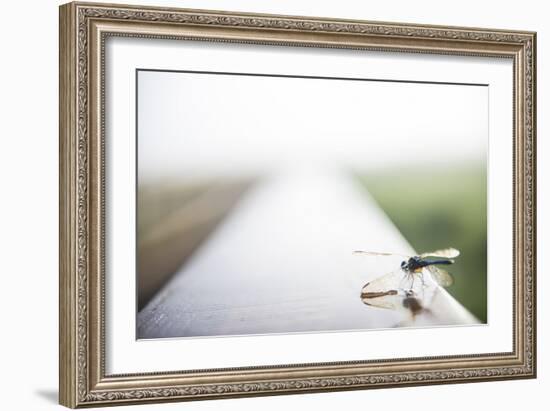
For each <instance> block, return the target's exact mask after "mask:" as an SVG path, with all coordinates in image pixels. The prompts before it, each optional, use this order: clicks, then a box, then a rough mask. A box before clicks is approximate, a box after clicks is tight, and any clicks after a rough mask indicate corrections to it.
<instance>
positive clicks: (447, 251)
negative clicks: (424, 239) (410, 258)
mask: <svg viewBox="0 0 550 411" xmlns="http://www.w3.org/2000/svg"><path fill="white" fill-rule="evenodd" d="M459 255H460V251H458V250H457V249H456V248H452V247H450V248H444V249H442V250H436V251H430V252H427V253H424V254H420V257H422V258H424V257H443V258H455V257H458V256H459Z"/></svg>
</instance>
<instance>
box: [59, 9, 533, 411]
mask: <svg viewBox="0 0 550 411" xmlns="http://www.w3.org/2000/svg"><path fill="white" fill-rule="evenodd" d="M110 37H129V38H143V39H172V40H178V41H186V40H201V41H208V42H221V43H246V44H257V45H279V46H298V47H316V48H342V49H353V50H374V51H392V52H403V53H415V54H426V55H429V54H436V55H452V56H477V57H500V58H504V59H509V60H511V61H512V62H513V81H512V83H513V99H514V101H513V107H514V109H513V113H512V114H511V115H512V116H513V142H511V144H513V147H514V148H513V155H514V160H513V177H512V178H513V239H514V249H513V261H514V267H513V297H512V298H513V314H512V316H513V335H512V337H511V338H512V339H513V350H511V351H510V352H490V353H487V354H473V355H444V356H434V357H421V358H391V359H378V360H365V361H360V360H356V359H353V358H350V360H349V361H343V362H330V363H314V364H311V363H296V364H290V365H276V366H275V365H269V364H270V359H269V358H266V359H265V364H266V365H265V366H254V367H247V366H246V364H243V365H242V367H236V368H235V367H233V368H222V369H198V370H196V369H193V370H173V371H171V372H145V373H139V374H115V375H109V374H107V373H106V370H105V356H106V343H105V333H106V316H105V293H106V281H105V258H106V252H105V236H106V231H105V207H106V206H108V204H106V202H105V156H106V153H105V150H106V147H105V112H104V109H105V92H106V90H105V88H106V84H105V78H104V69H105V59H106V54H105V42H106V40H107V39H108V38H110ZM535 102H536V34H535V33H533V32H518V31H507V30H492V29H491V30H488V29H479V28H460V27H442V26H432V25H413V24H397V23H380V22H366V21H352V20H338V19H325V18H323V19H321V18H311V17H295V16H277V15H258V14H247V13H232V12H221V11H202V10H187V9H168V8H160V7H142V6H139V7H136V6H121V5H109V4H92V3H78V2H76V3H69V4H66V5H63V6H61V7H60V287H59V292H60V403H61V404H62V405H65V406H67V407H71V408H77V407H85V406H103V405H118V404H129V403H145V402H163V401H174V400H178V401H186V400H199V399H215V398H228V397H245V396H255V395H274V394H296V393H308V392H325V391H333V390H351V389H371V388H383V387H397V386H413V385H420V384H421V385H427V384H444V383H465V382H476V381H493V380H504V379H520V378H535V377H536V298H535V296H536V276H535V274H536V107H535Z"/></svg>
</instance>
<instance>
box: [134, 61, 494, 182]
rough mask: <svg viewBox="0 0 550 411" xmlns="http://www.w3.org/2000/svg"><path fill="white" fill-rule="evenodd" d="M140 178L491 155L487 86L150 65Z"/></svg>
mask: <svg viewBox="0 0 550 411" xmlns="http://www.w3.org/2000/svg"><path fill="white" fill-rule="evenodd" d="M138 91H139V94H138V150H139V151H138V153H139V154H138V160H139V163H138V164H139V173H140V179H142V178H144V179H149V178H152V179H153V178H158V177H164V176H180V175H181V176H203V175H204V176H209V175H240V174H257V173H265V172H270V171H272V170H274V169H278V168H284V167H294V166H296V165H304V164H310V163H311V164H321V165H327V166H330V167H351V168H354V169H362V170H371V169H380V168H384V167H393V166H395V165H396V164H401V165H404V166H407V165H411V164H415V163H419V162H422V163H423V164H430V163H432V162H433V163H441V162H443V163H454V162H462V161H470V160H473V161H480V160H484V159H485V156H486V152H487V138H488V89H487V87H485V86H466V85H443V84H414V83H388V82H372V81H344V80H326V79H303V78H273V77H250V76H228V75H206V74H189V73H167V72H144V71H140V72H139V75H138Z"/></svg>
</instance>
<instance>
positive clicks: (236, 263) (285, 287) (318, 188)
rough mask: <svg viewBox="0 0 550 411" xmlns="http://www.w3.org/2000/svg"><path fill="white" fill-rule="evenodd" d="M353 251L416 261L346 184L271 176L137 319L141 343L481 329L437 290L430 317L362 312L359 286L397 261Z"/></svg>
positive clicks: (307, 176) (336, 178) (337, 179)
mask: <svg viewBox="0 0 550 411" xmlns="http://www.w3.org/2000/svg"><path fill="white" fill-rule="evenodd" d="M443 246H447V244H444V245H443ZM356 249H368V250H381V251H393V252H401V253H411V254H412V253H413V250H412V249H411V246H410V245H409V244H408V243H407V241H406V240H405V239H404V238H403V237H402V235H401V234H400V233H399V231H398V230H397V229H396V227H395V226H394V225H393V224H392V222H391V221H390V220H389V219H388V217H387V216H386V215H385V214H384V213H383V212H382V210H380V209H379V207H378V206H377V205H376V203H375V202H374V201H373V200H372V199H371V198H370V197H369V196H368V194H366V193H365V192H364V191H363V190H362V189H361V188H360V187H359V186H357V185H356V183H355V182H354V181H353V180H352V179H351V178H350V177H349V176H345V175H341V174H338V173H334V174H332V175H318V174H315V173H312V172H302V173H289V174H284V175H278V176H274V177H272V178H270V179H267V180H266V181H264V182H262V183H260V184H258V185H257V186H255V187H253V188H252V189H250V190H249V191H248V192H247V194H246V195H245V197H244V198H243V199H242V200H241V201H240V203H239V204H238V205H237V206H236V208H235V209H234V211H233V212H232V213H231V214H230V215H229V216H228V217H227V218H226V219H225V220H224V221H223V223H222V224H221V225H220V226H219V227H218V228H217V229H216V230H215V231H214V233H213V234H212V235H211V236H210V237H209V238H208V239H207V240H206V241H205V242H204V244H203V245H202V246H201V247H200V248H199V249H198V250H197V251H196V252H195V254H194V255H193V256H192V257H191V258H190V259H189V260H188V261H187V263H186V264H185V265H184V266H183V267H181V269H180V270H179V271H178V272H177V273H176V274H175V275H174V276H173V278H172V279H171V280H170V281H169V282H168V283H167V284H166V285H165V286H164V287H163V288H162V289H161V291H160V292H159V293H158V294H157V295H156V296H155V297H153V299H152V300H151V302H150V303H149V304H148V305H147V306H146V307H145V308H144V309H143V310H142V311H141V312H139V314H138V327H137V328H138V338H160V337H189V336H213V335H243V334H266V333H288V332H316V331H335V330H354V329H373V328H390V327H397V326H416V325H438V324H444V325H453V324H473V323H477V320H476V318H474V317H473V316H472V315H471V314H470V313H469V312H468V311H467V310H466V309H465V308H464V307H462V306H461V305H460V304H459V303H458V302H457V301H455V300H454V299H453V298H452V297H451V296H450V295H449V294H448V293H447V292H446V291H445V290H444V289H442V288H440V287H436V289H435V290H434V292H433V298H432V299H431V305H430V310H429V313H426V314H420V315H418V316H416V317H415V318H414V319H413V317H412V315H411V314H410V312H409V311H407V310H388V309H383V308H377V307H370V306H367V305H365V304H363V302H362V301H361V299H360V293H361V288H362V287H363V285H364V284H365V283H366V282H368V281H371V280H373V279H374V278H377V277H379V276H381V275H383V274H385V273H387V272H389V271H392V270H395V268H396V267H398V266H399V263H400V262H401V261H400V259H395V258H392V257H389V258H372V257H360V256H357V255H353V254H352V251H353V250H356Z"/></svg>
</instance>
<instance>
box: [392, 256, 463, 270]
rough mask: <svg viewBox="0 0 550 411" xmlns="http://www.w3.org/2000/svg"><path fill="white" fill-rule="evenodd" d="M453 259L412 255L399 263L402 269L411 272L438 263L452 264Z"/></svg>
mask: <svg viewBox="0 0 550 411" xmlns="http://www.w3.org/2000/svg"><path fill="white" fill-rule="evenodd" d="M453 263H454V261H453V260H450V259H442V260H428V259H425V258H422V257H420V256H413V257H411V258H409V259H408V260H406V261H403V262H402V263H401V268H402V269H403V270H407V271H411V272H419V271H421V270H422V269H423V268H424V267H428V266H430V265H438V264H444V265H448V264H453Z"/></svg>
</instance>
